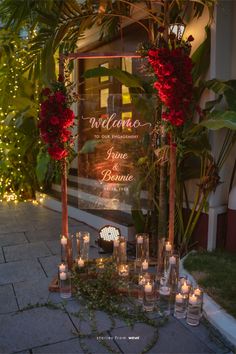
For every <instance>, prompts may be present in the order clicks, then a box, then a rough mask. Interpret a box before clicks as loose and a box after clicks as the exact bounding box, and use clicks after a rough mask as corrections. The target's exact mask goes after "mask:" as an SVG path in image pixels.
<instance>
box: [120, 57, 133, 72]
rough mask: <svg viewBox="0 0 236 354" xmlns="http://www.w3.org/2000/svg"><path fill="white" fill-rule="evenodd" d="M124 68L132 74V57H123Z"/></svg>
mask: <svg viewBox="0 0 236 354" xmlns="http://www.w3.org/2000/svg"><path fill="white" fill-rule="evenodd" d="M122 70H125V71H128V73H130V74H132V58H122Z"/></svg>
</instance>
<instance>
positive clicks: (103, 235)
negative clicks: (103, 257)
mask: <svg viewBox="0 0 236 354" xmlns="http://www.w3.org/2000/svg"><path fill="white" fill-rule="evenodd" d="M120 236H121V233H120V229H118V228H117V227H115V226H111V225H106V226H104V227H102V228H101V229H100V231H99V237H98V246H99V247H101V248H102V249H103V251H104V252H105V253H111V252H112V251H113V242H114V240H117V239H118V238H119V237H120Z"/></svg>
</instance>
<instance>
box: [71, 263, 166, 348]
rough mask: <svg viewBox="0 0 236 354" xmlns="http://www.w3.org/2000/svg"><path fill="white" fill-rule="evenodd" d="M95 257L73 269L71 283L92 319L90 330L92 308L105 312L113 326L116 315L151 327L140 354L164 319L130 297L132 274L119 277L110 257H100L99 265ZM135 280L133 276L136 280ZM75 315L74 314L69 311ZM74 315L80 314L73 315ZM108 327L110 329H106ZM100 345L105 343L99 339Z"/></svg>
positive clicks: (95, 331)
mask: <svg viewBox="0 0 236 354" xmlns="http://www.w3.org/2000/svg"><path fill="white" fill-rule="evenodd" d="M99 264H100V263H99V259H98V260H97V261H90V262H89V263H88V264H87V265H86V266H85V268H83V269H82V270H81V269H79V268H78V267H77V266H76V268H75V269H74V271H73V276H72V279H73V285H74V289H76V290H77V291H76V294H75V296H76V297H77V298H78V300H79V303H80V304H82V305H84V307H85V309H86V310H87V311H88V314H89V316H90V317H91V319H92V322H94V323H95V327H94V328H93V332H94V333H95V334H96V335H98V334H99V333H98V330H97V328H96V319H95V311H96V310H100V311H104V312H106V313H107V314H108V315H109V316H110V319H111V323H112V324H113V327H114V325H115V322H114V318H119V319H121V320H123V321H124V322H126V323H127V325H129V326H131V327H133V326H134V325H135V324H136V323H145V324H147V325H149V326H151V327H153V328H154V335H153V338H151V340H150V342H149V343H148V344H147V345H146V347H145V348H144V350H143V351H142V353H146V352H147V351H149V350H150V349H151V348H152V347H153V346H154V345H155V344H156V342H157V340H158V329H159V327H160V326H162V325H163V324H164V323H165V322H166V320H167V319H166V317H164V316H161V314H160V316H155V317H152V318H150V317H149V316H148V314H147V313H145V312H144V311H143V309H142V306H141V304H139V303H137V301H136V299H135V298H134V297H132V296H131V294H132V290H134V288H133V286H135V285H134V284H135V276H132V277H131V278H130V277H129V278H126V277H125V278H124V277H120V276H119V275H118V274H117V271H116V265H115V263H114V262H113V261H112V259H110V258H107V259H105V260H104V259H103V263H102V265H101V267H102V268H99ZM136 280H137V279H136ZM73 315H76V314H73ZM77 316H78V317H80V316H81V313H78V314H77ZM110 330H111V329H110ZM101 344H103V345H104V344H105V343H103V342H101Z"/></svg>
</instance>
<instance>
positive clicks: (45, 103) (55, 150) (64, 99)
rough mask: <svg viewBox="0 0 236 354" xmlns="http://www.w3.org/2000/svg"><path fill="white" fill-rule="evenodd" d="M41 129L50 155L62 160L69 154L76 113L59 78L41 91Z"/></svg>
mask: <svg viewBox="0 0 236 354" xmlns="http://www.w3.org/2000/svg"><path fill="white" fill-rule="evenodd" d="M41 97H42V100H41V107H40V115H39V119H40V121H39V129H40V134H41V138H42V140H43V141H44V143H46V144H47V150H48V153H49V155H50V156H51V158H52V159H54V160H62V159H64V158H65V157H67V156H68V155H69V152H70V148H71V145H72V143H73V136H72V132H71V130H69V128H71V127H72V126H73V124H74V119H75V115H74V112H73V111H72V110H71V109H70V107H69V106H70V105H71V103H72V102H73V100H71V97H70V96H69V95H68V94H67V88H66V86H65V84H64V82H63V81H62V80H61V79H60V78H59V80H58V81H57V82H55V83H53V84H52V88H51V89H50V88H48V87H47V88H44V89H43V90H42V93H41Z"/></svg>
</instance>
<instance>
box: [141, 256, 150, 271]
mask: <svg viewBox="0 0 236 354" xmlns="http://www.w3.org/2000/svg"><path fill="white" fill-rule="evenodd" d="M148 267H149V264H148V261H147V259H144V261H143V262H142V263H141V273H145V272H147V271H148Z"/></svg>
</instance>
